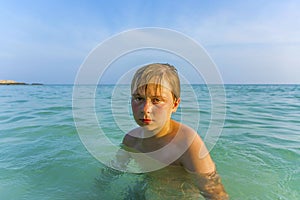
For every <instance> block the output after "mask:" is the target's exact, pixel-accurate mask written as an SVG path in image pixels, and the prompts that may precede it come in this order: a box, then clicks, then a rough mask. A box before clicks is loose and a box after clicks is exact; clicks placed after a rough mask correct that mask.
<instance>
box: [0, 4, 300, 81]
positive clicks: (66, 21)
mask: <svg viewBox="0 0 300 200" xmlns="http://www.w3.org/2000/svg"><path fill="white" fill-rule="evenodd" d="M299 10H300V1H296V0H294V1H290V0H286V1H282V0H272V1H268V0H253V1H209V0H207V1H201V0H198V1H179V0H178V1H176V0H173V1H172V0H170V1H167V0H165V1H164V0H161V1H158V0H157V1H155V0H154V1H153V0H152V1H150V0H145V1H135V0H131V1H129V0H127V1H115V0H111V1H54V0H53V1H28V0H24V1H0V27H1V29H0V44H1V45H0V79H13V80H16V81H23V82H29V83H32V82H42V83H46V84H48V83H49V84H50V83H53V84H60V83H62V84H63V83H67V84H72V83H73V82H74V80H75V77H76V73H77V71H78V69H79V67H80V65H81V64H82V63H83V61H84V59H85V58H86V57H87V55H88V54H89V52H90V51H92V50H93V49H94V48H95V47H96V46H97V45H98V44H99V43H101V42H103V41H104V40H106V39H107V38H109V37H111V36H113V35H115V34H118V33H120V32H122V31H126V30H128V29H133V28H142V27H162V28H168V29H173V30H176V31H179V32H181V33H183V34H186V35H187V36H189V37H191V38H193V39H194V40H196V41H197V42H198V43H200V44H201V45H202V46H203V47H204V48H205V49H206V51H207V52H208V54H209V55H210V56H211V58H212V59H213V61H214V62H215V63H216V65H217V66H218V68H219V71H220V73H221V75H222V78H223V80H224V82H225V83H298V84H300V78H299V75H300V56H299V54H300V53H299V52H300V20H299V19H300V12H299ZM107 76H113V74H108V75H107ZM192 82H197V80H192Z"/></svg>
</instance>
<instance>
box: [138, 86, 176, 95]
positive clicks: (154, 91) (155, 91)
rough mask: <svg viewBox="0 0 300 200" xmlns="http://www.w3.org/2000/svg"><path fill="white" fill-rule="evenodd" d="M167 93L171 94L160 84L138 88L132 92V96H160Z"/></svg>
mask: <svg viewBox="0 0 300 200" xmlns="http://www.w3.org/2000/svg"><path fill="white" fill-rule="evenodd" d="M169 92H170V93H172V92H171V90H170V89H169V88H167V87H164V86H163V85H161V84H146V85H142V86H140V87H138V88H137V89H136V90H135V91H133V92H132V94H133V95H135V94H140V95H145V94H146V95H151V96H161V95H163V94H166V93H169Z"/></svg>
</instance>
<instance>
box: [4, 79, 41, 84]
mask: <svg viewBox="0 0 300 200" xmlns="http://www.w3.org/2000/svg"><path fill="white" fill-rule="evenodd" d="M0 85H43V84H42V83H24V82H17V81H14V80H0Z"/></svg>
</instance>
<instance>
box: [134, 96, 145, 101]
mask: <svg viewBox="0 0 300 200" xmlns="http://www.w3.org/2000/svg"><path fill="white" fill-rule="evenodd" d="M133 99H134V100H135V101H138V102H140V101H143V100H144V98H142V97H139V96H136V97H134V98H133Z"/></svg>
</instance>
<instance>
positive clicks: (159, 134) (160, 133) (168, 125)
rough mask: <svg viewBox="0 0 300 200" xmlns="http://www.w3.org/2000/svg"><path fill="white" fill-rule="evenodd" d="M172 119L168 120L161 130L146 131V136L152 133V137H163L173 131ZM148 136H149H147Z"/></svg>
mask: <svg viewBox="0 0 300 200" xmlns="http://www.w3.org/2000/svg"><path fill="white" fill-rule="evenodd" d="M171 124H172V121H171V120H169V121H167V122H166V124H165V125H164V126H163V127H162V128H161V129H160V130H155V131H147V130H143V131H144V136H147V135H151V136H150V137H152V138H161V137H164V136H166V135H168V134H169V133H170V132H172V127H171ZM145 138H148V137H145Z"/></svg>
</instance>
